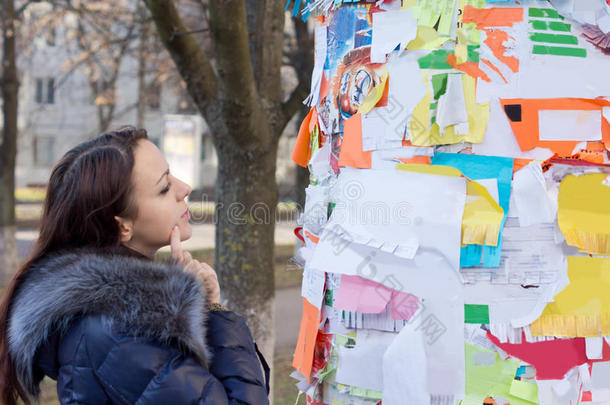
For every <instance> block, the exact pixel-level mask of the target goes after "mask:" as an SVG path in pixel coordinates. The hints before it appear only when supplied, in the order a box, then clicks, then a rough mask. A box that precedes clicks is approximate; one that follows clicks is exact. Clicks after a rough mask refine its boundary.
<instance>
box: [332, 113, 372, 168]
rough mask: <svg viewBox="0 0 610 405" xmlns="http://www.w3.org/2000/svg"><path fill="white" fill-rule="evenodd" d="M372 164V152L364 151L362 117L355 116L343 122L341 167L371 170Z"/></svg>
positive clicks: (340, 154) (359, 115)
mask: <svg viewBox="0 0 610 405" xmlns="http://www.w3.org/2000/svg"><path fill="white" fill-rule="evenodd" d="M371 162H372V161H371V151H366V152H363V151H362V116H361V114H354V115H352V116H351V117H349V118H348V119H347V120H345V121H344V122H343V142H342V143H341V152H340V153H339V166H351V167H356V168H358V169H370V168H371Z"/></svg>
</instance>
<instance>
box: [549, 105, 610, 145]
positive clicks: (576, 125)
mask: <svg viewBox="0 0 610 405" xmlns="http://www.w3.org/2000/svg"><path fill="white" fill-rule="evenodd" d="M538 119H539V124H540V135H539V137H540V140H541V141H600V140H601V139H602V114H601V111H599V110H591V111H583V110H580V111H578V110H577V111H572V110H540V111H539V112H538Z"/></svg>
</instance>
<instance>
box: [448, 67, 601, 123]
mask: <svg viewBox="0 0 610 405" xmlns="http://www.w3.org/2000/svg"><path fill="white" fill-rule="evenodd" d="M436 122H437V123H438V126H439V127H440V129H441V135H442V134H444V133H445V128H447V127H448V126H450V125H457V124H463V123H468V113H467V112H466V99H465V98H464V87H463V85H462V75H461V74H450V75H449V76H448V78H447V91H446V92H445V94H443V95H442V96H441V97H440V99H439V100H438V109H437V113H436ZM600 128H601V127H600Z"/></svg>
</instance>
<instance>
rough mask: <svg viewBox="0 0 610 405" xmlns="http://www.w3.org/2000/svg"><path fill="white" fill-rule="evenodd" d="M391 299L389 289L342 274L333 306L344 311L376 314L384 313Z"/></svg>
mask: <svg viewBox="0 0 610 405" xmlns="http://www.w3.org/2000/svg"><path fill="white" fill-rule="evenodd" d="M391 298H392V290H391V289H390V288H387V287H385V286H384V285H382V284H379V283H375V282H374V281H370V280H367V279H364V278H362V277H358V276H347V275H345V274H344V275H342V276H341V284H340V285H339V291H338V292H337V296H336V297H335V301H334V303H333V306H334V307H336V308H339V309H343V310H345V311H358V312H361V313H365V314H378V313H380V312H383V311H385V309H386V307H387V305H388V302H390V299H391Z"/></svg>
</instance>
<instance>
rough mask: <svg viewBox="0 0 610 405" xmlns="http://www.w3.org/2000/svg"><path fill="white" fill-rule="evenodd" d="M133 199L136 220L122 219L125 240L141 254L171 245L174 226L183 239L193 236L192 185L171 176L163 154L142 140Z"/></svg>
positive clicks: (136, 167) (135, 164)
mask: <svg viewBox="0 0 610 405" xmlns="http://www.w3.org/2000/svg"><path fill="white" fill-rule="evenodd" d="M134 159H135V162H134V168H133V173H132V181H133V184H134V190H133V194H132V198H133V199H134V203H135V205H136V207H137V216H136V218H135V219H128V220H123V219H121V220H119V222H120V223H121V222H123V223H124V224H125V225H126V226H127V227H129V228H130V229H129V233H128V234H126V233H125V232H126V228H125V226H123V225H122V226H120V228H121V241H122V243H123V244H124V245H125V246H127V247H130V248H132V249H134V250H136V251H138V252H140V253H142V254H145V255H147V256H152V255H154V253H155V252H156V251H157V249H159V248H161V247H163V246H166V245H169V240H170V234H171V231H172V229H173V227H174V226H175V225H177V226H178V228H179V230H180V236H181V239H182V240H186V239H188V238H190V237H191V225H190V224H189V213H188V205H187V203H186V201H185V198H186V197H187V196H188V195H189V194H190V192H191V187H190V186H189V185H188V184H186V183H184V182H182V181H180V180H178V179H177V178H176V177H174V176H172V174H171V173H170V171H169V166H168V164H167V161H166V160H165V158H164V157H163V154H162V153H161V151H160V150H159V148H157V147H156V146H155V144H153V143H152V142H150V141H148V140H146V139H141V140H140V141H138V146H137V147H136V148H135V150H134Z"/></svg>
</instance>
